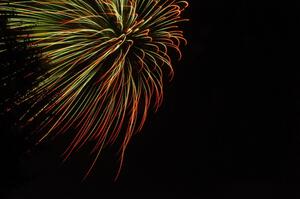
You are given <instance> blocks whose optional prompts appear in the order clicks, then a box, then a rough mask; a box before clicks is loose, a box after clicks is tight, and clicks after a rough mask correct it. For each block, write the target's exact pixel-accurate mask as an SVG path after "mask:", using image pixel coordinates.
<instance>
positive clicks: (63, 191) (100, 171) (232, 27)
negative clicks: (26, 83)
mask: <svg viewBox="0 0 300 199" xmlns="http://www.w3.org/2000/svg"><path fill="white" fill-rule="evenodd" d="M299 7H300V5H299V4H296V3H295V4H292V3H284V4H283V3H282V2H280V3H279V2H278V3H276V2H274V1H273V2H266V1H258V0H257V1H245V0H241V1H238V2H234V1H220V0H218V1H211V0H210V1H209V0H190V7H189V8H188V9H187V10H186V12H185V16H186V17H187V18H190V21H189V22H188V23H186V24H184V25H183V29H184V30H185V36H186V38H187V40H188V41H189V43H188V45H187V46H183V55H184V56H183V59H182V60H180V61H177V59H176V57H174V60H173V63H174V68H175V78H174V79H173V81H172V82H170V83H168V82H167V81H166V84H165V98H164V103H163V105H162V107H161V108H160V109H159V111H158V112H157V113H155V114H150V116H149V118H148V120H147V122H146V125H145V126H144V128H143V130H142V132H141V133H140V134H138V135H136V136H135V137H133V139H132V141H131V143H130V144H129V146H128V149H127V153H126V156H125V160H124V161H125V163H124V167H123V169H122V172H121V175H120V177H119V179H118V180H117V181H116V182H114V181H113V178H114V176H115V171H116V169H117V166H118V164H117V158H118V156H117V147H111V148H106V149H105V150H104V151H103V154H102V157H101V158H100V159H99V161H98V163H97V165H96V167H95V169H94V172H93V173H92V175H91V176H90V177H89V178H88V179H87V180H85V181H84V182H81V180H82V177H83V175H84V173H85V171H86V169H87V167H88V166H89V164H90V162H91V158H90V156H89V150H90V148H91V147H92V145H91V146H87V147H86V148H84V149H83V150H82V151H80V152H79V153H77V154H75V155H73V156H72V157H71V159H70V160H68V161H67V162H66V163H64V164H62V158H61V157H60V155H61V152H62V151H63V150H64V149H65V148H64V147H65V146H66V143H67V138H64V137H58V138H57V139H55V140H53V141H49V142H47V143H44V144H42V145H41V146H38V147H33V146H31V143H30V141H28V138H27V135H26V132H22V130H20V129H18V128H17V127H15V126H13V125H12V124H13V122H12V120H13V118H14V115H12V114H7V115H1V123H0V124H1V126H0V127H1V130H0V132H1V135H0V145H1V146H0V149H1V150H0V158H1V165H2V167H1V168H2V169H1V170H0V181H1V184H0V191H1V194H2V193H3V197H1V195H0V198H1V199H2V198H4V199H23V198H24V199H41V198H43V199H48V198H49V199H53V198H64V199H69V198H70V199H77V198H114V197H115V196H116V197H125V198H127V197H138V198H161V197H164V198H187V199H190V198H191V199H194V198H218V199H221V198H235V197H237V198H241V199H245V198H264V199H267V198H276V197H280V198H300V73H299V72H298V69H297V67H298V66H299V59H298V57H299V54H298V53H299V19H300V15H299ZM8 59H10V60H13V59H15V57H14V56H12V57H9V58H8ZM19 84H20V83H19ZM13 87H14V88H15V89H16V88H18V82H15V85H14V86H13ZM1 95H2V96H6V95H9V92H8V91H3V92H2V93H1Z"/></svg>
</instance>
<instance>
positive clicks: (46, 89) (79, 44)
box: [0, 0, 188, 175]
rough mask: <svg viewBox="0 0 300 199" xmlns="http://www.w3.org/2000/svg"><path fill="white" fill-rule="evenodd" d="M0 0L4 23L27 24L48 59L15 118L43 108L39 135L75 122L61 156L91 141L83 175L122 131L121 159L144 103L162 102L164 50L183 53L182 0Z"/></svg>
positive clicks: (167, 66)
mask: <svg viewBox="0 0 300 199" xmlns="http://www.w3.org/2000/svg"><path fill="white" fill-rule="evenodd" d="M0 6H1V7H0V8H1V10H5V11H10V10H12V11H14V12H15V13H16V15H15V16H13V17H10V18H9V21H8V27H9V28H10V29H17V28H27V29H30V30H31V32H32V33H31V35H30V38H31V41H32V44H33V45H35V46H38V47H40V48H41V49H42V52H43V56H42V57H43V59H44V60H47V61H46V62H49V66H47V67H48V68H47V77H45V78H44V80H43V81H41V82H40V83H38V84H37V85H36V86H35V87H34V88H33V89H32V90H31V91H29V92H28V93H27V94H26V95H24V96H23V97H22V98H21V100H20V101H19V102H18V103H24V102H26V103H29V102H30V103H32V106H31V108H30V110H29V111H28V112H27V113H26V114H24V116H23V117H22V118H21V120H24V121H28V122H30V121H32V120H34V119H35V118H36V117H38V116H39V115H40V114H41V113H43V114H46V115H47V114H48V115H49V116H48V117H47V118H46V119H45V121H44V122H43V123H42V124H41V126H40V128H39V129H40V130H43V131H44V132H46V133H45V134H43V135H42V136H41V137H40V139H39V142H40V141H42V140H44V139H45V138H47V137H49V136H54V135H56V134H62V133H65V132H66V131H67V130H68V129H69V128H70V127H71V126H75V128H76V129H77V130H76V135H75V136H74V138H73V140H72V141H71V143H70V144H69V146H68V147H67V149H66V151H65V153H64V155H65V158H68V157H69V156H70V155H71V154H72V153H73V152H74V151H77V150H78V149H80V148H81V147H82V146H84V145H85V144H86V143H87V142H89V141H91V140H94V141H96V144H95V146H94V148H93V150H92V153H95V154H96V158H95V160H94V162H93V164H92V165H91V167H90V169H89V170H88V172H87V174H86V175H88V174H89V173H90V171H91V169H92V167H93V166H94V164H95V162H96V160H97V158H98V156H99V154H100V151H101V149H102V147H104V146H107V145H110V144H113V143H114V142H115V141H116V139H117V138H118V137H119V136H120V132H122V131H123V130H124V135H123V134H122V135H123V142H122V146H121V149H120V160H121V164H120V165H122V160H123V156H124V152H125V149H126V146H127V145H128V143H129V140H130V138H131V137H132V135H133V134H134V133H136V132H138V131H140V130H141V128H142V126H143V124H144V122H145V120H146V117H147V115H148V110H149V109H150V107H151V106H153V107H154V108H155V110H157V109H158V107H159V106H160V105H161V103H162V98H163V77H164V73H165V70H166V69H167V70H168V71H169V72H168V74H169V77H170V78H172V76H173V69H172V64H171V58H170V57H169V55H168V51H169V49H175V51H176V52H178V54H179V58H181V52H180V49H179V46H180V43H182V42H184V43H186V40H185V39H184V37H183V32H182V31H181V30H179V29H178V23H180V22H183V21H186V19H182V18H181V13H182V11H183V10H184V9H185V8H186V7H187V6H188V3H187V2H186V1H181V0H86V1H84V0H60V1H55V0H43V1H42V0H32V1H12V2H10V3H0ZM36 107H39V108H36ZM120 167H121V166H120ZM118 173H119V171H118Z"/></svg>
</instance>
